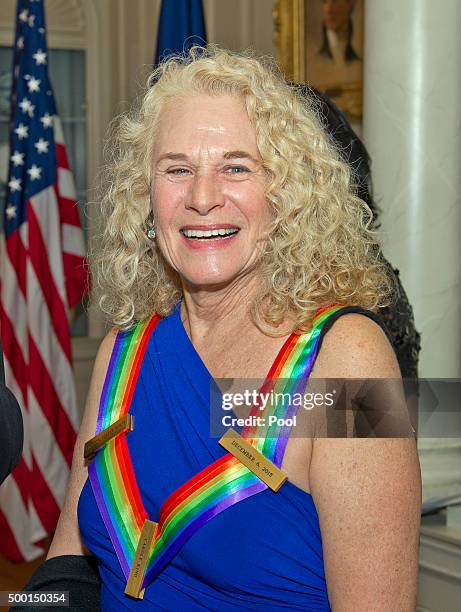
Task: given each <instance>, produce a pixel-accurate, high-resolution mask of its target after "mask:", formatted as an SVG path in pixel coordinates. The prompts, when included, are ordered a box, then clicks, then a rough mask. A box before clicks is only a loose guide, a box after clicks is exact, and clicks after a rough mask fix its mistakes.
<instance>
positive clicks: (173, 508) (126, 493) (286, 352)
mask: <svg viewBox="0 0 461 612" xmlns="http://www.w3.org/2000/svg"><path fill="white" fill-rule="evenodd" d="M342 307H343V305H339V304H334V305H331V306H328V307H325V308H321V309H319V310H317V312H316V314H315V315H314V318H313V324H312V327H311V329H310V330H309V331H308V332H306V333H303V334H296V333H292V334H291V335H290V337H289V338H288V339H287V340H286V342H285V344H284V345H283V347H282V349H281V350H280V352H279V354H278V355H277V358H276V360H275V361H274V363H273V365H272V367H271V369H270V370H269V373H268V375H267V377H266V380H265V382H264V383H263V385H262V387H261V389H260V392H261V393H263V392H264V393H270V391H274V393H284V394H290V395H291V394H293V393H296V392H299V393H302V392H303V390H304V388H305V385H306V383H307V379H308V378H309V374H310V372H311V369H312V366H313V363H314V361H315V357H316V355H317V347H318V339H319V335H320V332H321V330H322V327H323V325H324V323H325V322H326V321H327V319H328V318H329V317H330V316H331V315H332V314H334V313H335V312H337V311H338V310H339V309H340V308H342ZM159 320H160V317H159V316H158V315H153V316H152V317H150V318H149V319H148V320H146V321H143V322H141V323H139V324H137V325H136V326H135V327H134V328H133V329H132V330H130V331H128V332H119V333H118V334H117V338H116V340H115V344H114V348H113V351H112V355H111V359H110V363H109V367H108V371H107V374H106V379H105V382H104V387H103V390H102V394H101V399H100V404H99V414H98V420H97V427H96V434H98V433H100V432H101V431H102V430H104V429H105V428H106V427H108V426H109V425H111V424H112V423H114V422H115V421H117V420H118V419H119V418H120V417H122V416H123V415H124V414H126V413H127V412H128V410H129V407H130V404H131V399H132V397H133V393H134V389H135V386H136V381H137V378H138V375H139V370H140V367H141V363H142V359H143V356H144V352H145V350H146V347H147V344H148V341H149V338H150V335H151V334H152V332H153V330H154V329H155V327H156V326H157V324H158V322H159ZM271 410H272V413H273V414H274V415H275V416H277V418H281V419H285V420H286V419H290V418H292V417H293V416H294V415H295V414H296V411H297V406H296V405H294V403H293V402H286V403H283V402H280V403H276V404H272V405H271ZM258 413H259V414H261V413H260V410H259V406H258V405H255V406H253V408H252V411H251V413H250V414H252V415H254V416H256V415H257V414H258ZM264 416H265V417H267V416H268V413H267V412H265V413H264ZM265 421H266V423H267V422H268V419H267V418H266V419H265ZM135 426H136V423H135ZM290 429H291V427H289V426H288V425H283V426H280V425H279V424H278V422H275V423H274V424H273V425H271V426H270V427H269V428H264V429H263V428H261V427H250V426H247V427H245V428H244V429H243V431H242V434H241V435H242V437H244V438H246V439H247V441H248V442H249V443H250V444H252V445H253V446H254V447H255V448H256V449H257V450H258V451H260V452H261V453H262V454H263V455H264V456H265V457H266V458H267V459H269V460H270V461H272V462H273V463H274V464H275V465H276V466H277V467H280V466H281V464H282V459H283V454H284V451H285V447H286V444H287V442H288V437H289V433H290ZM88 472H89V478H90V482H91V485H92V488H93V492H94V495H95V499H96V503H97V505H98V508H99V511H100V513H101V516H102V518H103V520H104V524H105V525H106V528H107V531H108V533H109V536H110V538H111V540H112V544H113V546H114V549H115V551H116V553H117V557H118V560H119V562H120V565H121V568H122V571H123V573H124V575H125V577H126V579H128V576H129V574H130V569H131V566H132V564H133V559H134V555H135V552H136V547H137V545H138V541H139V537H140V534H141V530H142V527H143V525H144V521H145V520H146V519H147V518H149V517H148V516H147V513H146V511H145V509H144V505H143V503H142V500H141V495H140V493H139V488H138V485H137V482H136V477H135V475H134V471H133V466H132V463H131V459H130V454H129V451H128V445H127V442H126V434H121V435H119V436H117V437H116V438H115V439H113V440H110V441H109V442H108V443H107V444H106V445H105V446H104V447H102V448H101V449H100V450H98V451H97V453H96V455H95V458H94V459H93V461H92V462H91V463H90V464H89V466H88ZM267 488H268V486H267V485H266V484H265V483H264V482H263V481H262V480H260V479H259V478H258V476H256V475H255V474H254V473H253V472H252V471H251V470H250V469H249V468H247V467H246V466H244V465H243V464H242V463H241V462H240V461H239V460H238V459H237V458H236V457H234V456H233V455H232V454H231V453H226V454H225V455H224V456H222V457H221V458H219V459H218V460H216V461H214V462H213V463H211V464H210V465H208V466H207V467H206V468H204V469H203V470H201V471H200V472H198V473H197V474H196V475H195V476H193V477H192V478H191V479H190V480H188V481H187V482H186V483H184V484H183V485H182V486H180V487H179V488H178V489H176V491H174V492H173V493H172V494H171V495H170V496H169V497H168V498H167V499H166V501H165V502H164V503H163V505H162V507H161V508H160V512H159V517H158V521H157V527H156V531H155V535H154V542H153V546H152V549H151V552H150V555H149V561H148V565H147V570H146V572H145V575H144V579H143V582H142V588H145V587H146V586H147V585H148V584H149V583H150V582H151V581H152V580H153V579H154V578H155V577H156V576H157V575H158V574H159V573H160V572H161V571H162V569H163V568H164V567H165V565H166V564H167V563H168V562H169V561H170V560H171V559H172V558H173V557H174V556H175V555H176V554H177V552H178V551H179V550H180V549H181V547H182V546H183V545H184V544H185V543H186V542H187V541H188V539H189V538H190V537H191V536H192V535H193V534H194V533H195V532H196V531H197V530H198V529H200V527H202V526H203V525H204V524H205V523H207V522H208V521H209V520H210V519H212V518H213V517H214V516H216V515H217V514H219V513H220V512H222V511H223V510H225V509H226V508H229V507H230V506H232V505H234V504H236V503H237V502H239V501H241V500H242V499H246V498H247V497H250V496H252V495H255V494H256V493H259V492H261V491H263V490H265V489H267ZM151 520H152V519H151Z"/></svg>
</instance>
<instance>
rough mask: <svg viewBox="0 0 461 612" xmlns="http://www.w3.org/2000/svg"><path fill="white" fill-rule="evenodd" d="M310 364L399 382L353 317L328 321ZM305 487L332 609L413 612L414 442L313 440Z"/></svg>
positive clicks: (390, 362) (324, 372)
mask: <svg viewBox="0 0 461 612" xmlns="http://www.w3.org/2000/svg"><path fill="white" fill-rule="evenodd" d="M317 359H318V361H319V368H318V375H319V376H324V377H332V378H342V377H344V378H400V369H399V366H398V362H397V359H396V357H395V354H394V351H393V348H392V346H391V344H390V343H389V341H388V339H387V337H386V334H385V333H384V331H383V330H382V329H381V327H380V326H379V325H378V324H377V323H375V322H374V321H373V320H372V319H370V318H368V317H366V316H363V315H360V314H356V313H348V314H346V315H343V316H342V317H340V318H339V319H338V320H337V321H335V323H334V324H333V325H332V327H331V329H330V330H329V331H328V332H327V334H325V337H324V341H323V345H322V348H321V350H320V352H319V356H318V358H317ZM316 365H317V364H316ZM309 482H310V488H311V494H312V497H313V500H314V503H315V506H316V508H317V511H318V515H319V522H320V528H321V532H322V543H323V551H324V562H325V575H326V578H327V585H328V593H329V597H330V602H331V604H332V607H333V609H335V610H338V612H342V611H348V610H374V611H381V610H383V611H384V610H386V612H389V611H394V610H395V611H396V612H397V611H399V612H401V611H407V610H408V611H410V610H414V609H415V605H416V593H417V575H418V542H419V523H420V511H421V474H420V466H419V459H418V453H417V448H416V442H415V440H414V439H413V438H315V439H314V443H313V450H312V457H311V463H310V469H309ZM395 576H398V580H396V579H395Z"/></svg>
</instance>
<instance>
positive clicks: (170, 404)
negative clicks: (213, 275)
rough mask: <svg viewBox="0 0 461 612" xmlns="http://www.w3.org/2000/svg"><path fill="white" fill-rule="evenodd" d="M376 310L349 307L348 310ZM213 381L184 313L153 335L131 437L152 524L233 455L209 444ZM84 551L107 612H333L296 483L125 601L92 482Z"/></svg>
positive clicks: (229, 521)
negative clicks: (197, 479) (205, 472)
mask: <svg viewBox="0 0 461 612" xmlns="http://www.w3.org/2000/svg"><path fill="white" fill-rule="evenodd" d="M351 311H352V312H357V311H359V312H363V314H367V315H368V316H371V317H372V318H375V315H374V314H373V313H371V312H370V311H363V310H362V309H358V308H355V307H347V308H345V309H342V310H341V311H338V312H337V313H335V315H333V316H332V317H330V319H328V321H327V322H326V323H325V325H324V328H323V329H322V337H321V338H320V341H321V340H322V339H323V336H324V334H325V333H326V331H327V329H328V328H329V327H331V324H332V323H333V320H332V319H333V317H334V319H336V318H337V316H339V315H340V314H344V313H345V312H351ZM210 379H211V375H210V373H209V371H208V370H207V369H206V367H205V365H204V363H203V362H202V360H201V359H200V356H199V355H198V353H197V352H196V350H195V348H194V346H193V345H192V343H191V341H190V339H189V337H188V335H187V333H186V331H185V329H184V327H183V325H182V322H181V318H180V311H179V306H178V307H176V308H175V309H174V311H173V312H172V314H171V315H169V316H168V317H166V318H164V319H162V320H161V321H160V322H159V324H158V326H157V327H156V329H155V330H154V332H153V333H152V335H151V337H150V339H149V344H148V347H147V350H146V353H145V356H144V360H143V363H142V365H141V370H140V375H139V378H138V382H137V386H136V389H135V392H134V396H133V401H132V405H131V408H130V413H131V414H133V415H134V417H135V424H136V426H135V429H134V431H132V432H131V433H130V434H129V435H128V436H127V441H128V447H129V451H130V455H131V459H132V463H133V467H134V471H135V474H136V479H137V482H138V486H139V490H140V492H141V497H142V500H143V503H144V506H145V508H146V511H147V513H148V515H149V518H150V519H151V520H154V521H157V520H158V513H159V510H160V507H161V505H162V503H163V502H164V501H165V499H166V498H167V497H168V496H169V495H170V494H171V493H172V492H173V491H174V490H175V489H177V488H178V487H179V486H180V485H182V484H183V483H184V482H185V481H187V480H188V479H190V478H191V477H192V476H194V475H195V474H196V473H197V472H198V471H200V470H201V469H203V468H205V467H206V466H207V465H209V464H210V463H211V462H213V461H215V460H216V459H218V458H219V457H221V456H223V455H224V454H225V453H226V451H225V450H224V448H222V447H221V446H220V445H219V444H218V441H217V440H216V439H215V438H210V435H209V432H210V421H209V397H210ZM78 520H79V525H80V531H81V535H82V538H83V541H84V543H85V545H86V546H87V547H88V549H89V550H90V551H91V552H92V553H93V554H94V555H95V557H96V558H97V559H98V565H99V572H100V575H101V581H102V586H101V606H102V610H111V611H115V610H117V611H119V610H134V609H136V610H188V611H189V610H190V611H198V610H201V611H203V610H219V611H220V612H224V611H230V610H261V611H262V610H286V609H287V608H288V609H293V610H313V611H314V610H316V611H327V610H330V606H329V602H328V594H327V586H326V581H325V573H324V565H323V554H322V539H321V534H320V528H319V520H318V515H317V512H316V509H315V506H314V502H313V499H312V496H311V495H310V494H308V493H306V492H305V491H303V490H302V489H300V488H299V487H297V486H296V485H294V484H292V483H291V482H290V481H287V482H285V484H284V485H283V486H282V487H281V489H280V490H279V491H278V492H277V493H276V494H274V493H273V492H272V491H271V490H270V489H267V490H265V491H262V492H261V493H258V494H257V495H254V496H252V497H249V498H247V499H245V500H243V501H240V502H239V503H237V504H235V505H234V506H232V507H231V508H228V509H227V510H225V511H224V512H222V513H221V514H219V515H217V516H216V517H214V518H213V519H212V520H210V521H209V522H208V523H207V524H205V525H204V526H203V527H202V528H201V529H199V530H198V532H196V533H195V534H194V535H193V536H192V537H191V538H190V540H189V541H188V542H187V543H186V544H185V545H184V546H183V548H182V549H181V550H180V551H179V553H178V554H177V555H176V557H174V559H173V560H172V561H171V562H170V563H169V564H168V565H167V566H166V567H165V569H164V570H163V571H162V573H161V574H160V575H159V576H158V577H157V578H156V579H155V580H154V581H153V582H151V584H150V585H148V587H147V588H146V591H145V594H144V599H142V600H134V599H131V598H130V597H128V596H126V595H124V589H125V578H124V576H123V573H122V570H121V568H120V565H119V562H118V559H117V556H116V553H115V551H114V548H113V546H112V543H111V540H110V537H109V535H108V533H107V530H106V527H105V525H104V523H103V520H102V518H101V516H100V514H99V511H98V508H97V505H96V501H95V498H94V495H93V491H92V488H91V485H90V482H89V480H88V479H87V481H86V483H85V485H84V487H83V490H82V493H81V495H80V499H79V504H78Z"/></svg>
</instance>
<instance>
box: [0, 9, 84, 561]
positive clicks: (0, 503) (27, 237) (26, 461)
mask: <svg viewBox="0 0 461 612" xmlns="http://www.w3.org/2000/svg"><path fill="white" fill-rule="evenodd" d="M47 62H48V52H47V45H46V31H45V16H44V6H43V0H19V1H18V3H17V17H16V36H15V50H14V75H13V90H12V123H11V128H10V129H11V135H10V145H11V148H10V155H11V157H10V165H9V176H8V190H7V194H6V201H5V217H4V234H2V235H1V237H0V258H1V259H0V282H1V289H0V320H1V333H2V343H3V348H4V356H5V375H6V383H7V385H8V387H9V388H10V389H11V390H12V391H13V393H14V394H15V395H16V398H17V399H18V401H19V403H20V405H21V409H22V412H23V419H24V430H25V436H24V452H23V458H22V460H21V463H20V465H19V466H18V467H17V468H16V470H15V471H14V472H13V474H12V475H11V476H10V477H9V478H8V479H7V481H5V483H4V484H3V485H2V487H1V489H0V533H1V534H2V537H1V538H0V552H1V553H2V554H3V555H4V556H5V557H7V558H8V559H10V560H12V561H24V560H26V561H30V560H32V559H34V558H35V557H37V556H39V555H40V554H41V553H42V552H43V549H42V548H41V546H40V544H41V540H43V538H45V537H46V536H47V535H48V534H50V533H52V532H53V530H54V528H55V526H56V522H57V520H58V517H59V513H60V508H61V506H62V503H63V499H64V493H65V489H66V485H67V480H68V476H69V468H70V464H71V459H72V450H73V447H74V443H75V437H76V430H77V427H78V411H77V405H76V397H75V389H74V381H73V373H72V358H71V344H70V335H69V325H68V319H67V311H68V310H69V309H71V308H72V307H73V306H74V305H75V304H76V303H77V302H78V301H79V300H80V299H81V298H82V297H83V296H84V294H85V293H86V291H87V289H88V278H87V268H86V265H85V245H84V237H83V232H82V228H81V225H80V220H79V214H78V210H77V205H76V193H75V187H74V181H73V177H72V173H71V171H70V169H69V163H68V159H67V153H66V149H65V146H64V140H63V134H62V129H61V124H60V121H59V118H58V117H57V114H56V107H55V103H54V98H53V92H52V89H51V84H50V81H49V78H48V66H47Z"/></svg>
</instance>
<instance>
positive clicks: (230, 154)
mask: <svg viewBox="0 0 461 612" xmlns="http://www.w3.org/2000/svg"><path fill="white" fill-rule="evenodd" d="M164 159H170V160H172V161H187V160H188V159H189V158H188V156H187V155H186V154H185V153H173V152H169V153H165V154H164V155H161V156H160V157H159V158H158V159H157V162H156V163H157V164H158V163H160V162H161V161H163V160H164ZM223 159H250V160H251V161H253V162H255V163H258V161H259V160H257V159H255V158H254V157H253V156H252V155H250V153H248V152H247V151H226V153H224V155H223Z"/></svg>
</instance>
